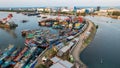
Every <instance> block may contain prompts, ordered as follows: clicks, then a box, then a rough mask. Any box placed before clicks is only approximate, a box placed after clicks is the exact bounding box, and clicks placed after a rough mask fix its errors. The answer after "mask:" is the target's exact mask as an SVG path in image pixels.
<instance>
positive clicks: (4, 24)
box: [0, 14, 18, 28]
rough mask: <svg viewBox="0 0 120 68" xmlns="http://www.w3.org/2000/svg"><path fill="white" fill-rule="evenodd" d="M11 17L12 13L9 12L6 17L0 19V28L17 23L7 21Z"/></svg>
mask: <svg viewBox="0 0 120 68" xmlns="http://www.w3.org/2000/svg"><path fill="white" fill-rule="evenodd" d="M12 17H13V15H12V14H9V15H8V16H7V17H6V18H3V19H2V20H0V27H1V28H15V27H17V26H18V25H17V24H15V23H14V22H13V21H9V20H10V19H11V18H12Z"/></svg>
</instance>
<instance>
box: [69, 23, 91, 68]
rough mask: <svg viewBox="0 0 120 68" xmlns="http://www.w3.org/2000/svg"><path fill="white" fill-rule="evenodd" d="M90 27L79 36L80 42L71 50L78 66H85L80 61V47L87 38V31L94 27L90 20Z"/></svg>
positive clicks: (77, 67) (79, 67)
mask: <svg viewBox="0 0 120 68" xmlns="http://www.w3.org/2000/svg"><path fill="white" fill-rule="evenodd" d="M88 23H89V24H88V27H87V29H86V30H85V31H84V32H83V33H82V34H81V35H80V36H79V38H80V40H79V42H78V44H77V45H76V46H75V48H74V49H73V51H72V52H71V54H72V56H73V58H74V60H75V66H76V68H83V67H84V66H83V65H81V61H80V57H79V55H80V48H81V46H82V44H83V42H84V39H86V38H87V37H88V36H86V32H89V31H90V30H91V28H92V27H93V23H91V22H90V21H89V22H88Z"/></svg>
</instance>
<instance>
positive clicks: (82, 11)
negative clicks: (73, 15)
mask: <svg viewBox="0 0 120 68" xmlns="http://www.w3.org/2000/svg"><path fill="white" fill-rule="evenodd" d="M77 13H85V9H77Z"/></svg>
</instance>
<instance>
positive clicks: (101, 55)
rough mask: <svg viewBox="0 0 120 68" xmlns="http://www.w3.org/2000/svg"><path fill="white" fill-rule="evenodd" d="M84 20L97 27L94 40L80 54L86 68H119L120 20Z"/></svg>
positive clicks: (92, 18)
mask: <svg viewBox="0 0 120 68" xmlns="http://www.w3.org/2000/svg"><path fill="white" fill-rule="evenodd" d="M86 18H88V19H90V20H92V21H93V22H94V23H95V24H97V25H99V28H98V30H97V33H96V36H95V38H94V40H93V41H92V42H91V43H90V45H88V47H87V48H86V49H85V50H84V51H83V52H82V53H81V56H80V58H81V60H82V61H83V62H84V63H85V64H86V65H87V66H88V68H120V20H115V19H111V18H106V17H90V16H87V17H86ZM106 21H108V23H106ZM111 22H112V23H111ZM101 59H102V63H101Z"/></svg>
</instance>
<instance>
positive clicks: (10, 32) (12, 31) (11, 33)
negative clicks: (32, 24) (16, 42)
mask: <svg viewBox="0 0 120 68" xmlns="http://www.w3.org/2000/svg"><path fill="white" fill-rule="evenodd" d="M0 29H2V30H4V31H6V32H7V33H8V34H10V35H11V36H12V37H13V38H17V35H16V33H15V29H8V28H0Z"/></svg>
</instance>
